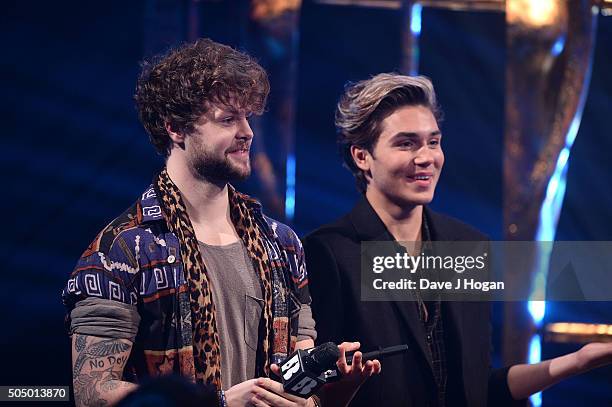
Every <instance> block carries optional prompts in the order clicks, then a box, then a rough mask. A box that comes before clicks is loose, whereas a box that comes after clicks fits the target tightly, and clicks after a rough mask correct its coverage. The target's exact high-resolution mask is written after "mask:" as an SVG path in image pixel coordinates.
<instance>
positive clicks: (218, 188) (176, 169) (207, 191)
mask: <svg viewBox="0 0 612 407" xmlns="http://www.w3.org/2000/svg"><path fill="white" fill-rule="evenodd" d="M166 168H167V171H168V175H169V176H170V179H171V180H172V182H174V184H175V185H176V186H177V188H178V189H179V191H180V193H181V197H182V198H183V201H184V202H185V206H186V209H187V214H188V215H189V220H190V221H191V224H192V225H193V227H194V229H195V233H196V237H197V239H198V240H199V241H201V242H204V243H208V244H212V245H225V244H229V243H232V242H234V241H236V240H237V239H238V236H237V234H236V231H235V229H234V227H233V224H232V222H231V218H230V211H229V195H228V185H227V183H219V184H217V183H213V182H208V181H206V180H202V179H199V178H197V177H195V176H194V175H193V174H192V173H191V172H190V171H189V169H188V168H187V167H186V166H185V165H184V162H183V161H182V160H176V159H172V157H169V158H168V161H167V163H166Z"/></svg>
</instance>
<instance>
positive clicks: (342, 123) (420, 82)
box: [336, 73, 442, 193]
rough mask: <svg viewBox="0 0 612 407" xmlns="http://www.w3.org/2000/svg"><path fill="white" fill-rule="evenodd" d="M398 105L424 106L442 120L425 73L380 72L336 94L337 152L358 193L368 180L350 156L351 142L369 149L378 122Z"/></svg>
mask: <svg viewBox="0 0 612 407" xmlns="http://www.w3.org/2000/svg"><path fill="white" fill-rule="evenodd" d="M402 106H425V107H427V108H428V109H430V110H431V112H432V113H433V115H434V117H435V118H436V121H438V122H440V121H441V120H442V111H441V110H440V107H439V106H438V103H437V101H436V93H435V91H434V88H433V85H432V83H431V81H430V80H429V78H427V77H425V76H405V75H400V74H397V73H381V74H378V75H376V76H374V77H372V78H370V79H366V80H363V81H360V82H357V83H354V84H349V85H348V86H347V87H346V89H345V91H344V94H343V95H342V96H341V97H340V101H339V102H338V106H337V109H336V128H337V130H338V144H339V147H340V154H341V155H342V159H343V161H344V166H345V167H346V168H348V169H349V171H351V172H352V173H353V176H354V177H355V183H356V185H357V189H358V190H359V192H361V193H365V191H366V188H367V185H368V181H367V179H366V177H365V174H364V172H363V170H361V169H360V168H359V167H357V165H356V164H355V161H354V160H353V156H352V154H351V146H356V147H359V148H363V149H366V150H368V151H369V152H370V153H372V152H373V150H374V147H375V146H376V142H377V141H378V138H379V136H380V133H381V131H382V122H383V121H384V120H385V119H386V118H387V117H388V116H389V115H391V114H392V113H393V112H395V111H396V110H397V109H399V108H400V107H402Z"/></svg>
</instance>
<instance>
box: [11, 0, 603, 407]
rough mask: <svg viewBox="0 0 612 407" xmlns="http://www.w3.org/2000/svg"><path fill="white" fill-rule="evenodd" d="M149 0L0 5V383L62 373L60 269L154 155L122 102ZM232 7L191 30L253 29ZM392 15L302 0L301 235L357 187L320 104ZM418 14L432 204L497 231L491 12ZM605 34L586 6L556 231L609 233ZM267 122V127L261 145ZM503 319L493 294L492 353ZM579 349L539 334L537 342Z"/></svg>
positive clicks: (580, 317) (557, 309)
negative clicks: (585, 68) (434, 166)
mask: <svg viewBox="0 0 612 407" xmlns="http://www.w3.org/2000/svg"><path fill="white" fill-rule="evenodd" d="M230 3H231V2H230ZM231 4H233V3H231ZM150 6H151V2H146V1H142V0H139V1H129V2H119V1H109V2H81V1H63V2H42V1H39V2H7V3H5V4H3V7H2V9H3V10H2V13H0V14H1V17H0V19H1V24H0V30H1V32H2V37H1V38H2V39H3V43H4V46H3V52H2V59H1V63H0V72H1V78H2V86H1V88H0V89H1V91H2V98H0V104H1V106H2V112H3V114H2V118H3V119H2V125H3V126H2V127H3V128H2V130H3V132H2V133H3V134H2V137H1V140H2V164H1V165H2V168H1V169H2V174H3V179H4V180H5V181H4V189H5V192H4V193H3V199H2V214H3V216H4V225H5V227H4V228H3V233H2V234H1V239H2V241H1V244H0V256H1V257H0V259H1V260H0V264H1V265H2V269H3V270H2V273H3V274H2V276H3V282H2V284H1V287H2V288H1V290H2V292H1V296H0V310H1V311H0V312H1V315H2V320H1V321H2V326H3V329H2V330H1V331H2V333H1V334H0V341H1V342H0V349H1V350H2V351H1V352H2V355H3V361H4V363H3V365H4V366H3V368H2V369H1V373H0V384H2V385H24V384H40V385H68V384H70V383H71V376H70V347H69V341H68V337H67V335H66V333H65V330H64V325H63V317H64V309H63V306H62V304H61V300H60V292H61V289H62V287H63V284H64V283H65V281H66V279H67V277H68V275H69V273H70V271H71V269H72V268H73V267H74V264H75V261H76V259H77V258H78V256H79V255H80V253H81V252H82V251H83V250H84V249H85V247H86V246H87V245H88V244H89V242H90V241H91V240H92V239H93V237H94V236H95V235H96V234H97V232H98V231H99V230H100V229H101V228H102V227H103V226H104V225H106V224H107V223H108V222H110V221H111V220H112V219H113V217H115V216H117V215H118V214H119V213H121V212H122V211H123V210H124V209H125V208H127V207H128V206H129V205H130V204H131V203H132V202H133V201H134V200H135V199H136V198H137V197H138V196H139V194H140V193H141V192H142V191H144V190H145V189H146V188H147V186H148V184H149V183H150V181H151V179H152V176H153V174H154V173H155V171H157V170H158V169H160V168H161V166H162V165H163V162H162V160H161V158H160V157H159V156H157V155H156V154H155V152H154V149H153V148H152V146H151V145H150V144H149V142H148V139H147V136H146V134H145V132H144V130H143V129H142V127H141V126H140V124H139V122H138V119H137V115H136V111H135V108H134V104H133V101H132V95H133V90H134V86H135V80H136V77H137V75H138V72H139V61H140V60H142V58H143V57H145V56H148V55H151V53H154V52H158V51H160V49H161V48H162V46H160V47H157V48H156V47H151V41H150V36H151V30H155V29H157V27H151V23H150V21H147V20H146V19H145V17H144V16H145V14H146V11H147V7H150ZM228 7H229V8H228ZM234 17H235V15H234V13H233V12H232V8H231V7H230V6H228V5H227V4H225V5H224V3H221V2H220V3H218V4H215V5H214V7H212V8H209V11H208V12H207V14H206V15H205V16H203V18H202V22H201V26H200V30H201V32H202V33H203V34H204V35H205V36H211V37H212V38H213V39H215V40H217V41H220V42H225V43H228V44H230V45H234V46H238V47H243V44H244V35H248V32H247V33H246V34H245V32H244V30H240V29H239V28H238V27H236V22H235V18H234ZM178 21H181V20H180V18H179V19H178ZM399 23H400V19H399V16H398V13H397V12H394V11H392V10H372V9H364V8H353V7H333V6H322V5H317V4H313V3H308V2H306V3H305V4H304V7H303V9H302V16H301V21H300V30H301V33H300V41H299V61H300V62H299V67H298V82H297V116H296V126H297V129H296V159H297V179H296V205H295V210H296V212H295V219H294V220H293V222H292V225H293V226H294V227H295V229H296V231H297V232H298V233H299V234H304V233H306V232H308V231H310V230H312V229H314V228H315V227H317V226H319V225H321V224H322V223H325V222H329V221H332V220H333V219H335V218H337V217H338V216H340V215H342V214H343V213H345V212H346V211H348V210H349V209H350V208H351V206H352V203H353V202H354V201H355V199H356V198H357V197H358V194H357V192H356V191H355V189H354V183H353V180H352V177H351V175H350V174H349V172H348V171H346V170H344V169H343V168H342V166H341V164H340V159H339V156H338V154H337V150H336V147H335V130H334V127H333V111H334V107H335V103H336V101H337V99H338V97H339V95H340V94H341V92H342V90H343V86H344V84H345V83H346V82H347V81H355V80H359V79H364V78H366V77H368V76H370V75H372V74H375V73H378V72H384V71H394V70H398V69H399V56H400V54H399V46H400V42H399V32H400V29H399ZM422 27H423V30H422V34H421V45H420V47H421V54H420V61H421V63H420V72H421V73H422V74H425V75H428V76H429V77H431V78H432V80H433V82H434V84H435V86H436V89H437V92H438V95H439V100H440V103H441V105H442V107H443V110H444V112H445V120H444V122H443V123H442V131H443V133H444V141H443V147H444V151H445V154H446V163H445V168H444V171H443V175H442V178H441V181H440V183H439V186H438V190H437V195H436V198H435V201H434V202H433V204H432V207H433V208H434V209H436V210H439V211H442V212H445V213H448V214H450V215H452V216H455V217H457V218H460V219H462V220H464V221H466V222H468V223H470V224H472V225H474V226H476V227H477V228H479V229H480V230H482V231H484V232H486V233H487V234H489V235H490V236H491V237H492V238H493V239H501V237H502V232H501V228H502V210H501V204H502V196H501V194H502V192H501V191H502V186H501V185H502V184H501V180H502V167H501V163H502V134H503V129H504V49H505V29H504V19H503V16H502V15H500V14H496V13H478V14H476V13H464V12H452V11H444V10H431V9H425V10H424V11H423V20H422ZM163 29H167V30H169V31H172V30H173V29H175V27H174V28H173V27H159V30H163ZM172 35H173V34H172V33H170V34H169V35H168V37H169V38H172ZM610 44H612V18H604V17H599V21H598V29H597V42H596V47H595V55H594V64H593V73H592V80H591V86H590V92H589V95H588V99H587V103H586V107H585V110H584V115H583V120H582V124H581V126H580V130H579V133H578V137H577V139H576V142H575V144H574V147H573V148H572V153H571V157H570V160H569V170H568V178H567V192H566V197H565V202H564V206H563V210H562V213H561V219H560V222H559V229H558V234H557V237H558V239H560V240H612V222H611V220H612V216H611V211H610V207H611V206H612V188H610V185H612V160H610V157H609V155H610V153H609V152H610V151H612V134H611V130H610V125H609V121H608V119H609V115H610V113H611V108H612V103H611V100H612V76H611V75H609V72H610V71H611V70H612V52H610ZM255 56H257V55H255ZM272 91H273V92H274V89H273V90H272ZM263 131H267V129H266V128H264V129H263ZM274 136H275V135H274V134H273V132H270V131H268V132H267V133H266V140H267V143H273V142H274ZM242 187H243V188H244V189H245V190H247V191H249V190H251V189H254V187H253V185H251V184H246V185H243V186H242ZM500 319H501V318H500V313H499V306H496V307H495V318H494V320H493V327H494V332H495V336H494V345H495V349H494V360H495V362H496V364H498V363H499V338H500V334H501V330H502V329H503V327H502V326H501V322H500ZM611 320H612V311H611V308H610V304H601V303H599V304H598V303H582V304H552V305H549V307H548V309H547V316H546V321H547V322H548V321H585V322H601V323H611V322H612V321H611ZM576 348H577V346H576V345H559V344H551V343H544V346H543V354H544V357H551V356H554V355H558V354H560V353H564V352H568V351H571V350H574V349H576ZM611 378H612V369H611V368H610V367H608V368H605V369H600V370H598V371H595V372H592V373H589V374H587V375H584V376H582V377H579V378H574V379H571V380H569V381H567V382H564V383H563V384H562V385H559V386H556V387H554V388H552V389H550V390H548V391H547V392H545V393H544V397H543V400H544V405H545V406H546V405H550V406H574V405H610V403H612V391H611V390H610V383H611V382H612V379H611Z"/></svg>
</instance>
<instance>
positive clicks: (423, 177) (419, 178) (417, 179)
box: [407, 172, 433, 187]
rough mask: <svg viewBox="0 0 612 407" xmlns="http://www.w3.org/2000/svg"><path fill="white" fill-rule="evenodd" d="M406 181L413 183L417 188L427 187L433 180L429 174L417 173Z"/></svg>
mask: <svg viewBox="0 0 612 407" xmlns="http://www.w3.org/2000/svg"><path fill="white" fill-rule="evenodd" d="M407 178H408V180H409V181H410V182H414V183H415V184H417V185H419V186H425V187H426V186H429V185H431V182H432V180H433V173H431V172H419V173H416V174H413V175H409V176H408V177H407Z"/></svg>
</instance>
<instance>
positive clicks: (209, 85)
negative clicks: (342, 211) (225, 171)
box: [134, 38, 270, 156]
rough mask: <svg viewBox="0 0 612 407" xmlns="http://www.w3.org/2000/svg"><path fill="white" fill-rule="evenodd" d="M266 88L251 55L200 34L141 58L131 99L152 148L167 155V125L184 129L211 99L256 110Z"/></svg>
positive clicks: (191, 125)
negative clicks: (190, 39)
mask: <svg viewBox="0 0 612 407" xmlns="http://www.w3.org/2000/svg"><path fill="white" fill-rule="evenodd" d="M269 92H270V83H269V81H268V75H267V74H266V71H265V70H264V69H263V68H262V67H261V66H260V65H259V64H258V63H257V62H256V61H255V60H254V59H253V58H252V57H250V56H249V55H247V54H245V53H242V52H239V51H237V50H235V49H233V48H231V47H229V46H227V45H223V44H219V43H217V42H215V41H212V40H210V39H208V38H204V39H199V40H197V41H196V42H192V43H187V44H183V45H181V46H180V47H178V48H176V49H173V50H170V51H169V52H167V53H165V54H162V55H158V56H156V57H153V59H152V60H151V61H145V62H143V64H142V72H141V74H140V76H139V78H138V83H137V86H136V94H135V95H134V99H135V100H136V107H137V109H138V116H139V118H140V121H141V122H142V124H143V126H144V127H145V129H146V130H147V133H149V138H150V140H151V142H152V143H153V145H154V146H155V149H156V150H157V152H158V153H159V154H161V155H164V156H168V155H169V154H170V149H171V147H172V140H171V139H170V137H169V135H168V132H167V130H166V127H167V126H169V127H170V128H171V129H172V130H173V131H176V132H177V133H181V134H190V133H191V132H192V131H193V128H194V124H195V123H196V122H197V121H198V119H200V118H201V117H202V115H204V114H205V113H207V111H208V110H209V109H210V107H211V105H212V104H215V105H222V106H228V107H231V108H233V109H236V110H240V111H245V112H247V113H254V114H257V115H259V114H261V113H263V110H264V108H265V105H266V98H267V97H268V93H269Z"/></svg>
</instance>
